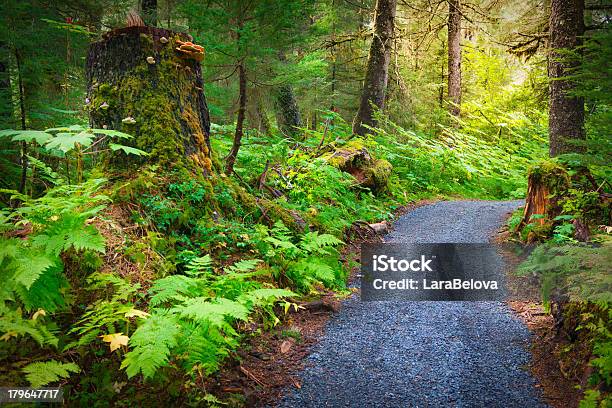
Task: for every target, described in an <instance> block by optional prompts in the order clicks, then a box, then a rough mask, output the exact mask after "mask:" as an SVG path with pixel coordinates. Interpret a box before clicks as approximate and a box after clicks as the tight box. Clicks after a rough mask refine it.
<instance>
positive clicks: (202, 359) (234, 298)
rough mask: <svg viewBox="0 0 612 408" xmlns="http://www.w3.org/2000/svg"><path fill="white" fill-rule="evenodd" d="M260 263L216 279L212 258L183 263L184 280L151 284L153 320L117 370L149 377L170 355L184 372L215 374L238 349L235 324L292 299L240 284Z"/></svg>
mask: <svg viewBox="0 0 612 408" xmlns="http://www.w3.org/2000/svg"><path fill="white" fill-rule="evenodd" d="M260 263H261V261H260V260H257V259H252V260H243V261H239V262H237V263H235V264H234V265H231V266H228V267H226V268H225V270H224V273H223V274H219V275H216V274H214V273H212V260H211V258H210V257H209V256H203V257H200V258H195V259H194V260H192V261H190V262H189V263H188V265H187V268H186V269H187V270H186V273H187V274H188V276H185V275H173V276H168V277H165V278H162V279H158V280H157V281H155V282H154V283H153V286H152V287H151V289H150V291H149V294H150V295H151V299H150V302H149V304H150V305H151V306H153V307H155V309H153V311H151V313H152V315H153V316H151V317H150V318H149V319H147V320H145V321H144V322H143V323H142V324H141V325H140V326H139V327H138V328H137V329H136V331H135V332H134V334H133V335H132V337H131V339H130V341H129V347H130V352H129V353H128V354H127V355H126V357H125V359H124V361H123V363H122V365H121V366H122V368H125V369H126V372H127V374H128V376H129V377H133V376H134V375H137V374H139V373H142V374H143V375H144V376H145V378H150V377H152V376H153V375H154V374H155V372H156V371H157V370H158V369H159V368H161V367H164V366H166V365H168V363H169V359H170V355H171V354H172V355H174V356H176V359H177V360H178V361H182V363H183V367H184V368H185V369H186V370H188V371H189V370H192V369H198V370H201V369H203V370H204V371H205V372H206V373H212V372H214V371H215V370H217V369H218V367H219V365H220V364H221V362H222V360H223V359H224V358H225V357H227V356H228V355H229V352H230V351H231V350H233V349H234V348H235V347H237V345H238V342H237V339H238V333H237V332H236V330H235V329H234V327H233V326H232V325H233V324H234V323H235V322H237V321H246V320H248V319H249V316H250V314H251V313H253V312H254V310H255V308H258V307H259V308H269V307H271V305H273V304H274V303H275V302H276V301H277V300H278V299H280V298H283V297H288V296H293V295H294V293H293V292H291V291H288V290H283V289H263V288H261V284H260V283H258V282H254V281H250V280H248V279H245V278H246V277H251V276H254V274H258V273H259V272H258V271H254V269H255V268H256V267H257V265H258V264H260ZM161 305H164V306H167V307H170V309H165V308H162V307H160V306H161ZM277 320H278V319H277ZM162 331H163V332H164V333H163V334H160V333H161V332H162ZM179 333H180V336H179Z"/></svg>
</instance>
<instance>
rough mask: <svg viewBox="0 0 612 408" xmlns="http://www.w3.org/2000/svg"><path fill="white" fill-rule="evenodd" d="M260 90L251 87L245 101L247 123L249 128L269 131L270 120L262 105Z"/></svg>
mask: <svg viewBox="0 0 612 408" xmlns="http://www.w3.org/2000/svg"><path fill="white" fill-rule="evenodd" d="M262 100H263V96H262V91H261V89H259V88H251V89H250V92H249V98H248V103H247V111H246V116H247V123H248V126H249V128H250V129H257V130H258V131H260V132H261V133H264V134H267V133H269V132H270V121H269V120H268V116H267V115H266V111H265V109H264V106H263V102H262Z"/></svg>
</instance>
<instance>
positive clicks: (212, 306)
mask: <svg viewBox="0 0 612 408" xmlns="http://www.w3.org/2000/svg"><path fill="white" fill-rule="evenodd" d="M174 310H175V311H176V312H178V313H179V314H180V315H181V316H183V317H186V318H189V319H193V320H195V321H199V322H209V323H212V324H215V325H217V326H222V325H223V324H224V323H225V322H226V319H230V320H232V319H236V320H246V319H247V318H248V316H249V309H248V308H247V307H246V306H244V305H243V304H241V303H239V302H234V301H232V300H229V299H224V298H221V299H218V300H217V301H215V302H214V303H213V302H211V301H210V299H209V298H202V297H197V298H194V299H189V300H188V301H186V302H185V305H183V306H179V307H176V308H175V309H174Z"/></svg>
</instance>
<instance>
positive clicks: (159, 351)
mask: <svg viewBox="0 0 612 408" xmlns="http://www.w3.org/2000/svg"><path fill="white" fill-rule="evenodd" d="M179 334H180V322H179V321H178V320H177V316H176V315H175V314H173V313H171V312H168V311H159V312H157V313H156V314H153V315H152V316H151V317H149V318H148V319H146V320H145V321H144V323H143V324H141V325H140V326H139V327H138V329H137V330H136V331H135V332H134V334H132V337H131V338H130V341H129V346H130V347H131V349H132V350H131V351H130V352H129V353H127V354H126V355H125V359H124V360H123V362H122V363H121V368H122V369H125V370H126V373H127V375H128V377H129V378H132V377H134V376H135V375H137V374H139V373H142V375H143V376H144V377H145V378H150V377H153V375H154V374H155V372H156V371H157V370H158V369H159V368H160V367H163V366H165V365H167V364H168V359H169V356H170V351H171V350H172V349H173V348H174V347H176V346H177V344H178V342H177V337H178V336H179Z"/></svg>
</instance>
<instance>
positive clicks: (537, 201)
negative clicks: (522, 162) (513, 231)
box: [520, 161, 570, 229]
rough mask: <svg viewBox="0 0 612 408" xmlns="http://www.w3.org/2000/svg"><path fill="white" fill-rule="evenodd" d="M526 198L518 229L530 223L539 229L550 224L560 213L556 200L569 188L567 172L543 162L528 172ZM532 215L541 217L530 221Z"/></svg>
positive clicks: (556, 164) (552, 163)
mask: <svg viewBox="0 0 612 408" xmlns="http://www.w3.org/2000/svg"><path fill="white" fill-rule="evenodd" d="M527 183H528V185H527V198H526V199H525V211H524V212H523V219H522V221H521V225H520V228H521V229H522V228H523V227H524V226H525V225H527V224H530V223H532V222H536V223H538V224H539V225H540V227H544V226H545V224H550V223H551V222H552V221H553V220H554V218H555V217H556V216H557V215H559V214H560V213H561V208H560V207H559V205H558V200H559V199H560V198H562V197H563V196H564V194H565V192H567V189H568V188H569V186H570V177H569V174H568V172H567V170H566V169H565V168H564V167H563V166H561V165H560V164H558V163H556V162H554V161H545V162H542V163H540V164H538V165H536V166H533V167H532V168H531V169H530V170H529V174H528V178H527ZM533 215H541V217H540V218H538V219H535V220H532V219H531V218H532V216H533Z"/></svg>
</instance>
